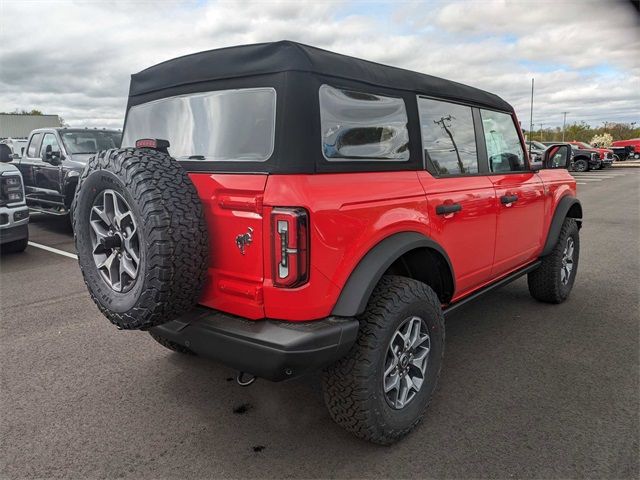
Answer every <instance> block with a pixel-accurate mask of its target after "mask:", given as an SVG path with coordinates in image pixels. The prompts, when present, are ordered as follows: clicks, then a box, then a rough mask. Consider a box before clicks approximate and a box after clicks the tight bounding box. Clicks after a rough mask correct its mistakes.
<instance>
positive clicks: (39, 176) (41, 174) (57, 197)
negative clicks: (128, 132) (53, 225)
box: [13, 128, 122, 215]
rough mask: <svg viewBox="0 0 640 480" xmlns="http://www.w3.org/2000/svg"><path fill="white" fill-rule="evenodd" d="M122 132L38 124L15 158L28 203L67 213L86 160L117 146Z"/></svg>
mask: <svg viewBox="0 0 640 480" xmlns="http://www.w3.org/2000/svg"><path fill="white" fill-rule="evenodd" d="M121 138H122V133H121V132H118V131H116V130H97V129H88V128H40V129H38V130H34V131H33V132H31V135H30V136H29V143H28V144H27V148H26V150H25V152H24V155H23V156H22V158H21V159H19V160H14V162H13V164H14V165H16V166H17V167H18V168H19V169H20V172H21V173H22V177H23V179H24V188H25V193H26V200H27V205H28V206H29V207H30V208H31V209H32V210H37V211H41V212H45V213H51V214H54V215H66V214H67V213H69V207H70V206H71V202H72V200H73V196H74V194H75V190H76V185H77V184H78V177H79V176H80V173H81V172H82V170H83V168H84V166H85V164H86V163H87V160H89V158H90V157H91V156H93V155H94V154H95V153H96V152H98V151H100V150H107V149H109V148H119V147H120V142H121Z"/></svg>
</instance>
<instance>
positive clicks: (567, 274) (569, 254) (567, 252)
mask: <svg viewBox="0 0 640 480" xmlns="http://www.w3.org/2000/svg"><path fill="white" fill-rule="evenodd" d="M574 250H575V248H574V242H573V237H569V238H567V243H566V244H565V247H564V250H563V252H562V267H561V268H560V281H561V282H562V284H563V285H566V284H568V283H569V279H570V278H571V272H572V271H573V252H574Z"/></svg>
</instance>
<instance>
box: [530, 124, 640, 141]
mask: <svg viewBox="0 0 640 480" xmlns="http://www.w3.org/2000/svg"><path fill="white" fill-rule="evenodd" d="M525 133H526V134H527V138H528V139H529V140H537V141H539V142H561V141H562V127H555V128H542V129H539V130H533V131H532V132H525ZM604 134H609V135H611V137H613V141H615V140H628V139H630V138H640V125H638V124H637V123H636V122H631V123H616V122H604V123H603V124H602V125H601V126H599V127H592V126H591V125H589V124H587V123H585V122H575V123H571V124H568V125H567V126H566V127H565V129H564V139H565V140H566V141H567V142H572V141H574V140H576V141H578V142H587V143H588V142H590V141H591V139H592V138H593V137H595V136H602V135H604Z"/></svg>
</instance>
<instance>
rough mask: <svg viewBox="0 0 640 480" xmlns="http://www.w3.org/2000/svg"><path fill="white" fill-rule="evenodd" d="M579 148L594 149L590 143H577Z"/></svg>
mask: <svg viewBox="0 0 640 480" xmlns="http://www.w3.org/2000/svg"><path fill="white" fill-rule="evenodd" d="M576 143H577V145H578V147H580V148H593V147H592V146H591V145H589V144H588V143H585V142H576Z"/></svg>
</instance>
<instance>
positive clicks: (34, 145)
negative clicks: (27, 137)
mask: <svg viewBox="0 0 640 480" xmlns="http://www.w3.org/2000/svg"><path fill="white" fill-rule="evenodd" d="M41 138H42V134H41V133H34V134H33V136H32V137H31V141H30V142H29V148H28V150H27V157H31V158H35V157H36V152H37V151H38V147H39V146H40V139H41Z"/></svg>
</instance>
